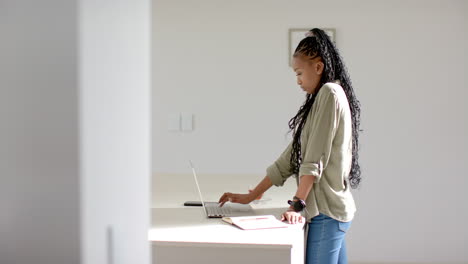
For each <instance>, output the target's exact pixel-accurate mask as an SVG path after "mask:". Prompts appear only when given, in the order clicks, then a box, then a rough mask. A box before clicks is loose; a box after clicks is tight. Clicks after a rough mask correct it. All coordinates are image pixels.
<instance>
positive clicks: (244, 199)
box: [218, 176, 273, 206]
mask: <svg viewBox="0 0 468 264" xmlns="http://www.w3.org/2000/svg"><path fill="white" fill-rule="evenodd" d="M271 186H273V183H272V182H271V179H270V177H268V176H265V178H263V180H262V181H261V182H260V183H259V184H258V185H257V187H255V189H253V190H252V191H251V192H249V193H248V194H239V193H230V192H227V193H224V194H223V195H222V196H221V198H219V201H218V203H219V204H220V205H219V206H223V205H224V204H225V203H226V202H227V201H230V202H232V203H241V204H248V203H250V202H252V201H253V200H255V198H257V197H259V196H261V195H262V194H263V193H264V192H266V191H267V190H268V189H270V187H271Z"/></svg>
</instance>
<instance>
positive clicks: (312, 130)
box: [267, 83, 356, 222]
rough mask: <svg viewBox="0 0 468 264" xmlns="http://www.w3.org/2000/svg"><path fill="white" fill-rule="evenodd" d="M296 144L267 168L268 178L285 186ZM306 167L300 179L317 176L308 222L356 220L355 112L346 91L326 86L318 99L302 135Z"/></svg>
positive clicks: (311, 193) (303, 163)
mask: <svg viewBox="0 0 468 264" xmlns="http://www.w3.org/2000/svg"><path fill="white" fill-rule="evenodd" d="M291 150H292V143H291V144H289V146H288V147H287V148H286V150H285V151H284V152H283V153H282V154H281V156H280V157H279V158H278V159H277V160H276V161H275V162H274V163H273V164H272V165H271V166H270V167H268V168H267V176H268V177H269V178H270V179H271V181H272V183H273V184H274V185H276V186H282V185H283V184H284V182H285V181H286V180H287V179H288V178H289V177H290V176H291V175H292V174H293V173H292V172H291V166H290V158H291ZM301 155H302V163H301V164H300V167H299V176H302V175H313V176H315V182H314V184H313V188H312V190H311V191H310V193H309V195H308V197H307V199H306V205H307V206H306V209H307V210H304V211H305V215H306V218H307V219H308V220H309V221H310V219H311V218H312V217H315V216H317V215H318V214H319V213H323V214H325V215H327V216H329V217H331V218H334V219H336V220H338V221H341V222H348V221H351V220H352V219H353V216H354V212H355V211H356V206H355V204H354V199H353V196H352V194H351V191H350V185H349V181H348V176H349V172H350V169H351V159H352V120H351V110H350V108H349V104H348V100H347V98H346V94H345V93H344V90H343V88H342V87H341V86H340V85H339V84H336V83H326V84H324V85H323V86H322V87H321V88H320V90H319V92H318V94H317V97H316V98H315V102H314V104H313V106H312V109H311V111H310V112H309V115H308V116H307V120H306V123H305V124H304V127H303V130H302V134H301Z"/></svg>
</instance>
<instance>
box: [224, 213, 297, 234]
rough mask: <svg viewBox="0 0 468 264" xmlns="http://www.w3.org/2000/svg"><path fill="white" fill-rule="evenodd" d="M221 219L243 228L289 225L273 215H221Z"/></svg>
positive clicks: (282, 226)
mask: <svg viewBox="0 0 468 264" xmlns="http://www.w3.org/2000/svg"><path fill="white" fill-rule="evenodd" d="M223 221H224V222H227V223H229V224H232V225H235V226H237V227H239V228H241V229H244V230H254V229H267V228H284V227H288V226H289V225H288V224H286V223H283V222H281V221H280V220H278V219H276V217H274V216H273V215H255V216H236V217H223Z"/></svg>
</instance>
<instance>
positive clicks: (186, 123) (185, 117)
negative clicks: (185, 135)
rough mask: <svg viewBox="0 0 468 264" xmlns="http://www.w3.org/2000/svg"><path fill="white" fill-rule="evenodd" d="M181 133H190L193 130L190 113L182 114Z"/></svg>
mask: <svg viewBox="0 0 468 264" xmlns="http://www.w3.org/2000/svg"><path fill="white" fill-rule="evenodd" d="M181 116H182V131H186V132H187V131H192V130H193V114H191V113H182V114H181Z"/></svg>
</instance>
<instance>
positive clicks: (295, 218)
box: [281, 175, 315, 224]
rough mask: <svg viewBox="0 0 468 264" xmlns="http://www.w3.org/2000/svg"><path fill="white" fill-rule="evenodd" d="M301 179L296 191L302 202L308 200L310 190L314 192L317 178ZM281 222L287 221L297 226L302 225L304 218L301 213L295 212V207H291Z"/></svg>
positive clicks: (305, 177)
mask: <svg viewBox="0 0 468 264" xmlns="http://www.w3.org/2000/svg"><path fill="white" fill-rule="evenodd" d="M300 179H301V180H300V182H299V186H298V187H297V191H296V197H297V198H299V199H301V200H306V198H307V196H308V195H309V193H310V190H312V186H313V185H314V181H315V176H314V175H302V176H301V178H300ZM281 220H287V221H288V222H289V223H290V224H296V223H302V220H303V217H302V215H301V214H300V213H297V212H295V211H294V209H293V207H292V206H290V207H289V209H288V210H287V211H286V212H284V213H283V215H282V216H281Z"/></svg>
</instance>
